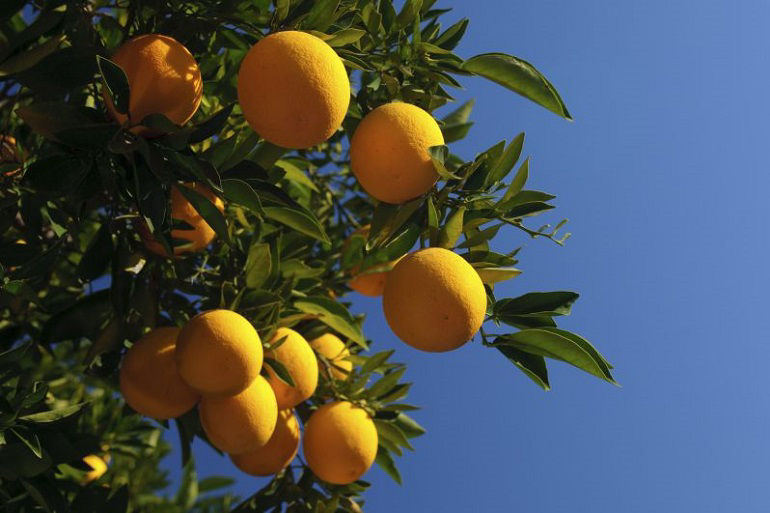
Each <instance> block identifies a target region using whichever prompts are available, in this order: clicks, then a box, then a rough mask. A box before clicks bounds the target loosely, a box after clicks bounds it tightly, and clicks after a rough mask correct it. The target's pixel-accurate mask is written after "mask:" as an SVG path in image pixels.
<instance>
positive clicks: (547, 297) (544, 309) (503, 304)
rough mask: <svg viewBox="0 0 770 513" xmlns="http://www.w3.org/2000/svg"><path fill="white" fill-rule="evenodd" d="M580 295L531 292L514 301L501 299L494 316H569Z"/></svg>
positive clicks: (562, 292) (561, 292) (496, 304)
mask: <svg viewBox="0 0 770 513" xmlns="http://www.w3.org/2000/svg"><path fill="white" fill-rule="evenodd" d="M579 297H580V295H579V294H578V293H577V292H570V291H562V290H560V291H556V292H530V293H528V294H524V295H523V296H519V297H516V298H512V299H510V298H509V299H501V300H499V301H497V302H496V303H495V307H494V315H495V316H496V317H504V316H507V315H518V316H541V315H548V316H551V315H569V314H570V310H571V309H572V305H573V303H574V302H575V301H577V299H578V298H579Z"/></svg>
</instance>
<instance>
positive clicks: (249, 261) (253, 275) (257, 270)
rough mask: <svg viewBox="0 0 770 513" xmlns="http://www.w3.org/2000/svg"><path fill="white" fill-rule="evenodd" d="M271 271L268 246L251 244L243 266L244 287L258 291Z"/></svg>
mask: <svg viewBox="0 0 770 513" xmlns="http://www.w3.org/2000/svg"><path fill="white" fill-rule="evenodd" d="M271 270H272V261H271V257H270V245H269V244H265V243H257V244H253V245H252V246H251V247H250V248H249V254H248V257H247V258H246V265H245V266H244V273H245V274H246V286H247V287H249V288H252V289H258V288H259V287H261V286H262V284H263V283H265V281H267V279H268V278H269V277H270V272H271Z"/></svg>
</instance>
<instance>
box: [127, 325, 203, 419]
mask: <svg viewBox="0 0 770 513" xmlns="http://www.w3.org/2000/svg"><path fill="white" fill-rule="evenodd" d="M179 331H180V330H179V328H175V327H161V328H155V329H154V330H152V331H150V332H149V333H147V334H145V335H144V336H143V337H142V338H140V339H139V340H137V341H136V343H134V345H133V346H131V349H129V350H128V351H126V355H125V356H124V357H123V363H122V364H121V365H120V392H121V393H122V394H123V398H124V399H125V400H126V402H127V403H128V405H129V406H131V408H133V409H134V410H136V411H137V412H139V413H141V414H142V415H147V416H148V417H152V418H154V419H158V420H165V419H172V418H174V417H178V416H180V415H182V414H183V413H185V412H187V411H189V410H190V409H192V407H193V406H195V404H196V403H197V402H198V400H199V399H200V395H199V394H198V393H197V392H196V391H195V390H193V389H192V388H191V387H190V386H189V385H188V384H187V383H185V382H184V381H183V380H182V377H181V376H180V375H179V372H177V368H176V362H175V359H174V350H175V347H176V341H177V336H178V335H179Z"/></svg>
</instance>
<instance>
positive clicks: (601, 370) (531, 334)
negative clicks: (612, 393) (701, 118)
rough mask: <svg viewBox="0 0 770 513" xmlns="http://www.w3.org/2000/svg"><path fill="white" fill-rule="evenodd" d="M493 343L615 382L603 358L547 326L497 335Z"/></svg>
mask: <svg viewBox="0 0 770 513" xmlns="http://www.w3.org/2000/svg"><path fill="white" fill-rule="evenodd" d="M494 345H495V346H498V345H507V346H513V347H515V348H517V349H520V350H522V351H525V352H527V353H532V354H537V355H541V356H545V357H548V358H554V359H557V360H561V361H563V362H566V363H569V364H570V365H574V366H575V367H577V368H578V369H581V370H584V371H586V372H588V373H589V374H592V375H594V376H596V377H598V378H601V379H604V380H606V381H608V382H610V383H613V384H614V383H615V380H614V379H613V378H612V376H611V375H610V374H609V371H608V370H607V366H606V363H605V362H604V361H603V359H601V358H597V357H595V356H594V354H592V352H589V351H587V350H586V349H584V348H583V345H582V344H581V343H578V342H576V341H575V340H573V338H572V337H569V336H564V335H563V334H560V333H557V332H554V331H551V330H550V329H547V328H530V329H525V330H521V331H518V332H516V333H512V334H510V335H505V336H502V337H498V338H497V339H496V340H495V343H494Z"/></svg>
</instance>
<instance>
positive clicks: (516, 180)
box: [500, 157, 529, 202]
mask: <svg viewBox="0 0 770 513" xmlns="http://www.w3.org/2000/svg"><path fill="white" fill-rule="evenodd" d="M528 178H529V157H528V158H527V159H526V160H525V161H524V162H522V163H521V166H519V170H518V171H516V176H514V177H513V181H511V185H510V186H508V190H507V191H505V195H504V196H503V199H502V200H500V201H501V202H503V201H507V200H509V199H510V198H512V197H514V196H515V195H517V194H518V193H519V192H520V191H521V190H522V189H523V188H524V184H526V183H527V179H528Z"/></svg>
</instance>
